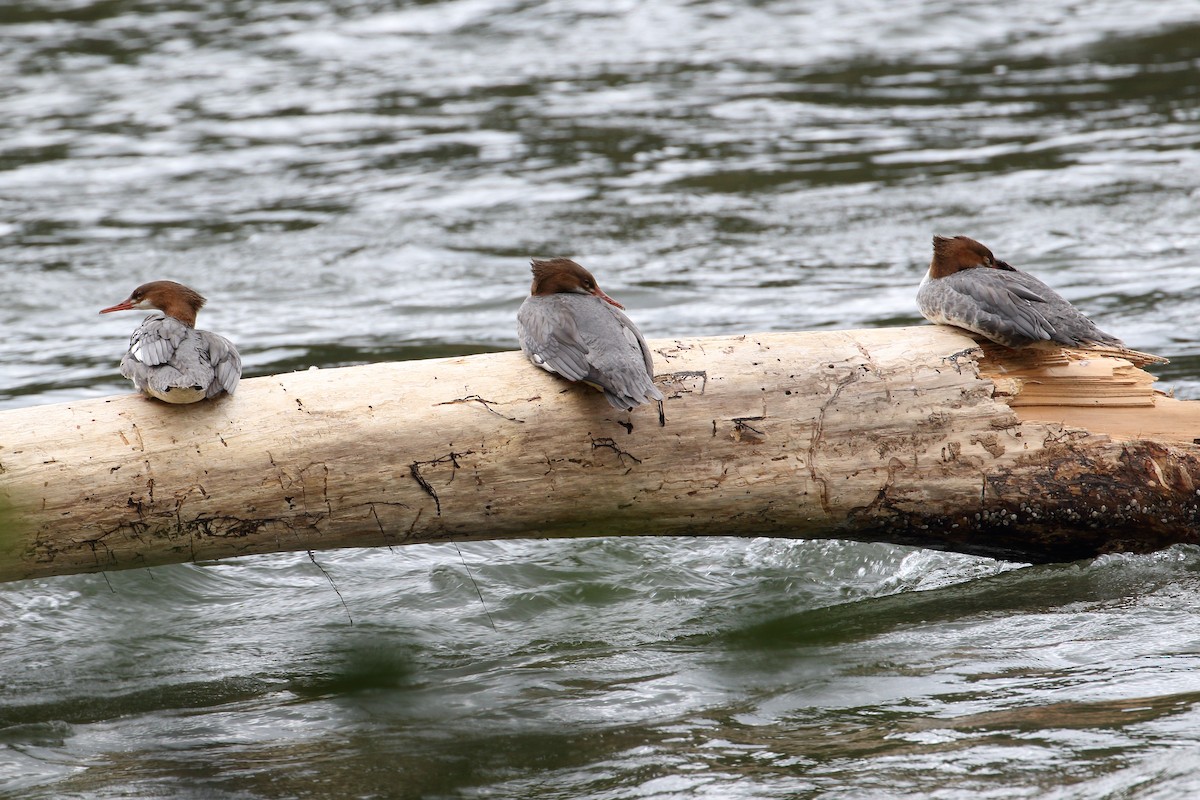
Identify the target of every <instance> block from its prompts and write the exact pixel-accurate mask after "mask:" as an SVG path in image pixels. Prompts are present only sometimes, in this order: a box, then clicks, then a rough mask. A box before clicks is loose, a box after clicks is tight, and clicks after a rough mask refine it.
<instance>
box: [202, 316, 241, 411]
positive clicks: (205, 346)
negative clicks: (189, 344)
mask: <svg viewBox="0 0 1200 800" xmlns="http://www.w3.org/2000/svg"><path fill="white" fill-rule="evenodd" d="M196 335H197V336H199V337H200V341H201V342H202V345H201V350H203V351H206V352H207V353H208V363H209V364H210V365H211V366H212V370H213V380H212V382H211V383H210V384H209V385H208V389H207V390H206V391H205V393H204V396H205V397H209V398H211V397H216V396H217V395H219V394H220V393H221V392H228V393H229V394H233V392H234V390H236V389H237V385H238V381H240V380H241V379H242V357H241V355H240V354H239V353H238V351H237V348H236V347H234V346H233V342H231V341H229V340H228V339H226V338H225V337H224V336H221V335H219V334H216V333H212V332H211V331H196Z"/></svg>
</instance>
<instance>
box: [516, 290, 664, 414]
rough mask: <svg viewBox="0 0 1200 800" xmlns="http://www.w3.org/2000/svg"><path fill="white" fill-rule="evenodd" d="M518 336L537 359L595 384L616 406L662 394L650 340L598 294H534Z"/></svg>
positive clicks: (519, 322) (551, 368)
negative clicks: (656, 375)
mask: <svg viewBox="0 0 1200 800" xmlns="http://www.w3.org/2000/svg"><path fill="white" fill-rule="evenodd" d="M517 337H518V339H520V342H521V350H522V351H524V353H525V355H526V356H528V357H529V360H530V361H532V362H533V363H534V364H536V365H537V366H539V367H541V368H542V369H545V370H547V371H549V372H554V373H557V374H558V375H561V376H562V377H564V378H567V379H569V380H573V381H583V382H585V383H588V384H591V385H592V386H595V387H596V388H597V389H600V390H601V391H603V392H604V396H605V397H606V398H608V402H609V403H611V404H612V405H613V407H614V408H619V409H625V410H628V409H631V408H633V407H634V406H637V405H640V404H642V403H647V402H650V401H651V400H662V399H663V396H662V392H660V391H659V390H658V387H656V386H655V385H654V362H653V358H652V357H651V355H650V348H649V347H647V346H646V340H645V339H643V338H642V334H641V333H640V332H639V331H638V329H637V326H635V325H634V324H633V321H632V320H630V319H629V317H627V316H626V315H625V314H624V313H623V312H622V311H621V310H620V309H618V308H616V307H615V306H613V305H611V304H610V303H606V302H605V301H604V300H601V299H600V298H599V297H596V296H594V295H588V294H572V293H559V294H552V295H544V296H537V295H534V296H530V297H528V298H526V299H525V302H524V303H522V304H521V308H520V310H519V311H518V312H517Z"/></svg>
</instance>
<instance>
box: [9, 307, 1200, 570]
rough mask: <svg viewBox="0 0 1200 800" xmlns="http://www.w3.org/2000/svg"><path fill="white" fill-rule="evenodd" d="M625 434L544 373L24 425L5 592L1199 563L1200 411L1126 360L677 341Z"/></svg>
mask: <svg viewBox="0 0 1200 800" xmlns="http://www.w3.org/2000/svg"><path fill="white" fill-rule="evenodd" d="M651 347H652V349H653V350H654V352H655V358H656V363H657V365H658V367H659V370H660V373H659V375H658V377H657V382H658V383H659V385H660V387H661V389H662V390H663V394H664V397H665V398H666V399H665V401H664V402H663V404H662V405H661V406H660V407H658V408H655V407H654V406H643V407H640V408H638V409H636V410H635V411H633V412H631V413H625V412H617V411H614V410H613V409H612V408H611V406H609V405H608V403H607V402H606V401H605V400H604V398H603V396H602V395H600V394H599V393H598V392H595V391H593V390H591V389H589V388H587V387H583V386H577V385H572V384H569V383H567V382H565V381H562V380H559V379H557V378H556V377H554V376H552V375H549V374H547V373H546V372H544V371H543V370H538V369H535V368H533V367H531V366H530V365H529V364H528V363H527V362H526V361H525V360H524V358H523V357H522V356H521V355H520V354H519V353H496V354H487V355H479V356H469V357H464V358H449V359H437V360H431V361H421V362H405V363H389V364H375V365H370V366H364V367H351V368H346V369H337V370H314V371H308V372H300V373H294V374H286V375H275V376H270V377H264V378H255V379H250V380H245V381H243V382H242V384H241V386H240V387H239V391H238V394H237V396H236V397H233V398H225V399H221V400H219V401H216V402H211V403H203V404H198V405H195V406H170V405H167V404H163V403H158V402H155V401H151V400H146V399H144V398H142V397H140V396H134V395H127V396H121V397H112V398H104V399H100V400H91V401H85V402H80V403H67V404H58V405H50V406H42V407H38V408H29V409H18V410H14V411H4V412H0V465H2V466H0V580H19V579H24V578H32V577H39V576H45V575H60V574H70V573H78V572H89V571H98V570H111V569H124V568H129V567H142V566H153V565H157V564H167V563H176V562H183V561H193V560H206V559H214V558H227V557H231V556H240V555H248V554H252V553H268V552H280V551H288V550H319V549H328V548H336V547H364V546H378V545H397V544H411V543H422V542H440V541H450V540H454V541H465V540H471V539H498V538H522V537H525V538H533V537H563V536H608V535H675V536H684V535H731V536H779V537H791V538H845V539H856V540H860V541H882V542H893V543H898V544H906V545H918V546H922V547H931V548H938V549H943V550H956V551H960V552H964V553H975V554H982V555H987V556H994V557H1001V558H1008V559H1014V560H1022V561H1066V560H1073V559H1077V558H1083V557H1088V556H1092V555H1096V554H1098V553H1104V552H1112V551H1135V552H1145V551H1150V550H1155V549H1158V548H1162V547H1165V546H1168V545H1170V544H1173V543H1178V542H1197V541H1200V504H1198V501H1200V495H1198V494H1197V487H1198V486H1200V445H1197V444H1196V442H1195V441H1194V439H1195V438H1196V437H1197V436H1198V435H1200V403H1184V402H1180V401H1176V400H1172V399H1170V398H1167V397H1165V396H1163V395H1161V393H1156V392H1155V391H1154V390H1153V388H1152V385H1151V384H1152V378H1151V377H1150V376H1149V375H1147V374H1146V373H1144V372H1143V371H1142V370H1140V369H1138V367H1137V365H1136V364H1134V363H1130V361H1128V360H1123V359H1122V358H1120V357H1119V354H1117V355H1112V354H1106V355H1103V356H1097V355H1096V354H1088V353H1083V354H1080V353H1079V352H1076V351H1053V352H1049V353H1046V354H1032V355H1031V354H1029V353H1022V354H1014V353H1012V352H1011V351H1005V350H1003V349H1002V348H980V347H979V346H977V345H976V343H975V342H974V341H973V340H972V339H970V338H969V337H967V336H965V335H963V334H962V333H961V332H958V331H956V330H954V329H950V328H944V327H937V326H923V327H918V328H899V329H896V328H893V329H885V330H868V331H850V332H833V333H826V332H820V333H777V334H763V335H747V336H730V337H714V338H705V339H694V340H689V341H678V340H676V341H671V340H664V341H657V342H652V343H651Z"/></svg>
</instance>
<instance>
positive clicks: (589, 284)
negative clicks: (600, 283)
mask: <svg viewBox="0 0 1200 800" xmlns="http://www.w3.org/2000/svg"><path fill="white" fill-rule="evenodd" d="M583 288H585V289H587V290H588V291H589V292H590V291H591V290H592V289H595V288H596V284H594V283H592V282H591V281H584V282H583Z"/></svg>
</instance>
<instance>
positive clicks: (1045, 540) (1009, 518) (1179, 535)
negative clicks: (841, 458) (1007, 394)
mask: <svg viewBox="0 0 1200 800" xmlns="http://www.w3.org/2000/svg"><path fill="white" fill-rule="evenodd" d="M891 480H892V471H891V470H889V473H888V484H885V486H884V488H883V490H881V492H880V494H879V496H878V497H877V498H876V500H875V501H874V502H872V503H871V504H870V505H868V506H866V507H863V508H861V509H855V510H854V511H852V512H851V513H850V514H849V515H848V516H847V519H846V521H845V523H843V525H841V526H839V527H841V528H842V529H843V535H844V536H845V537H846V538H848V539H854V540H858V541H884V542H891V543H894V544H904V545H913V546H918V547H928V548H933V549H938V550H951V551H955V552H960V553H968V554H971V555H979V556H987V557H990V558H1001V559H1006V560H1009V561H1025V562H1033V563H1052V562H1066V561H1076V560H1079V559H1081V558H1092V557H1094V556H1098V555H1102V554H1104V553H1118V552H1128V553H1150V552H1154V551H1156V550H1161V549H1163V548H1165V547H1168V546H1170V545H1173V544H1179V543H1188V544H1200V493H1198V491H1197V488H1196V487H1197V486H1200V458H1197V457H1196V456H1195V455H1193V454H1191V453H1187V452H1183V451H1181V450H1179V449H1175V448H1170V447H1167V446H1164V445H1161V444H1159V443H1155V442H1148V441H1136V442H1126V443H1114V442H1100V443H1097V442H1079V441H1072V440H1069V439H1065V440H1063V441H1062V442H1059V443H1056V444H1051V446H1049V447H1047V448H1046V449H1045V450H1041V451H1038V452H1036V453H1033V454H1031V455H1029V456H1025V457H1023V458H1020V459H1018V461H1017V463H1016V464H1015V465H1014V467H1013V468H1012V469H1011V470H1006V471H1004V472H1002V473H1000V474H996V475H988V476H986V477H985V486H986V488H987V491H986V492H983V493H981V496H980V498H979V504H978V507H977V508H976V510H975V511H974V512H967V513H960V514H950V515H947V514H929V513H925V512H924V511H923V506H924V504H923V503H920V502H910V501H907V500H906V499H905V498H903V497H895V496H894V493H892V492H891V491H890V490H889V484H890V483H891ZM872 517H874V519H872Z"/></svg>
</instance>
